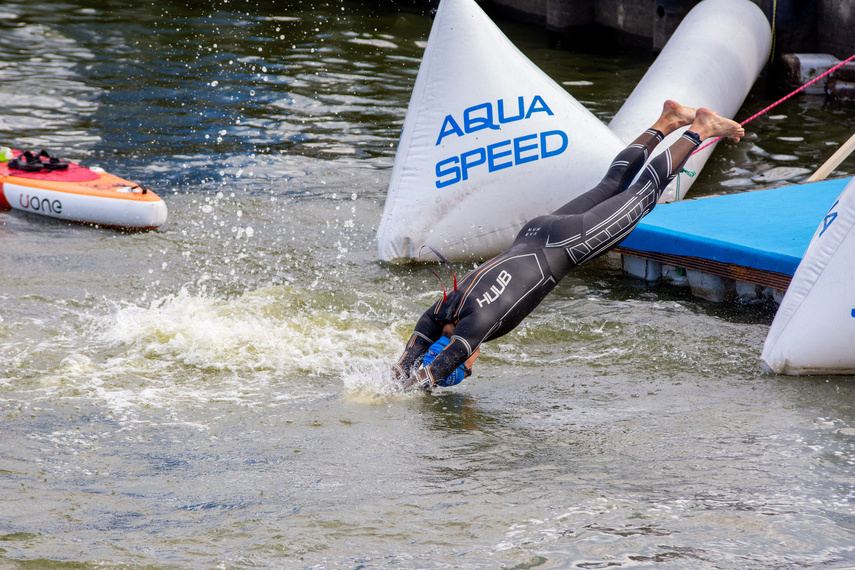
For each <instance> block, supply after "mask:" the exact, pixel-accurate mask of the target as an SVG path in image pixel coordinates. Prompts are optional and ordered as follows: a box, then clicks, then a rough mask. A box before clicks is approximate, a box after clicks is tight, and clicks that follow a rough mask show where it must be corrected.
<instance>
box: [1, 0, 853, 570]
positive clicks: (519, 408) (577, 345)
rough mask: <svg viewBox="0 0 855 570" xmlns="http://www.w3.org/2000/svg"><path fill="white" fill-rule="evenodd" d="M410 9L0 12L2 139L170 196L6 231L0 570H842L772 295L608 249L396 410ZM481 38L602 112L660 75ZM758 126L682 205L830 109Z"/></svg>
mask: <svg viewBox="0 0 855 570" xmlns="http://www.w3.org/2000/svg"><path fill="white" fill-rule="evenodd" d="M375 6H377V5H375ZM421 12H422V10H421V8H419V6H418V5H417V4H397V5H396V4H393V3H391V2H390V3H385V4H380V5H379V7H377V8H376V9H368V8H366V7H365V5H364V4H361V3H355V2H339V1H329V2H311V1H308V0H304V2H302V3H299V2H292V3H287V4H275V3H272V2H269V3H246V2H237V1H235V0H230V1H229V2H225V0H222V1H221V2H218V3H214V4H213V6H211V5H203V4H202V3H194V4H193V5H192V6H187V5H182V4H178V3H175V4H169V3H166V4H164V3H158V4H149V3H146V4H141V5H136V6H134V5H132V4H131V3H121V2H108V3H103V2H92V1H71V2H61V3H52V4H45V5H33V4H32V3H24V2H5V3H3V4H2V5H0V55H2V57H0V98H2V101H3V102H4V108H5V110H6V112H5V113H4V114H2V115H0V144H8V145H10V146H13V147H17V148H41V147H45V148H48V149H50V150H53V151H56V152H58V153H59V154H61V155H62V156H67V157H68V158H72V159H75V160H77V161H80V162H82V163H84V164H87V165H94V164H99V165H101V166H103V167H104V168H106V169H107V170H109V171H111V172H113V173H115V174H117V175H119V176H122V177H124V178H128V179H130V180H134V181H138V182H140V183H142V184H144V185H146V186H149V187H151V188H153V189H154V190H155V191H157V192H158V193H159V194H160V195H162V196H163V197H164V198H165V200H166V201H167V203H168V206H169V209H170V218H169V222H168V223H167V224H166V225H165V226H164V227H162V228H161V229H159V230H157V231H153V232H148V233H136V234H126V233H119V232H113V231H105V230H103V229H101V230H99V229H94V228H88V227H81V226H71V225H66V224H64V223H57V222H53V221H50V220H46V219H39V218H36V217H32V216H27V215H22V214H20V213H15V212H11V213H0V414H1V415H0V567H9V568H18V567H20V568H66V567H84V568H89V567H92V568H96V567H153V568H161V567H163V568H188V567H189V568H195V567H199V568H242V567H273V568H312V569H316V568H317V569H320V568H354V569H355V568H519V569H521V568H607V567H620V568H710V569H712V568H740V569H742V568H847V567H852V566H853V565H855V547H853V544H855V488H853V481H855V476H853V475H855V473H853V471H855V408H853V406H855V384H853V379H852V378H848V377H840V378H834V377H816V378H787V377H776V376H769V375H763V374H761V373H760V370H759V364H758V357H759V353H760V349H761V347H762V343H763V340H764V338H765V335H766V331H767V329H768V325H769V323H770V322H771V319H772V316H773V309H772V308H770V307H762V306H761V307H752V306H734V305H728V306H715V305H711V304H708V303H705V302H703V301H699V300H697V299H694V298H692V297H691V296H690V295H689V294H688V293H687V292H686V291H684V290H682V289H678V288H673V287H669V286H664V285H663V286H654V287H651V286H647V285H644V284H642V283H640V282H637V281H633V280H631V279H628V278H626V277H624V276H622V275H621V274H620V271H619V270H617V269H616V268H615V265H614V263H613V260H609V259H605V260H601V261H599V262H596V263H595V264H593V265H591V266H589V267H586V268H583V269H582V270H580V271H579V272H577V273H576V274H574V275H571V276H570V277H568V278H567V279H566V280H565V281H563V282H562V283H561V285H560V286H559V287H558V288H557V290H556V291H555V293H554V294H553V295H552V296H551V297H550V298H548V299H547V301H546V302H544V304H543V305H542V306H541V307H540V308H539V309H538V311H536V312H535V313H534V314H533V315H532V316H531V317H530V318H529V319H528V320H527V321H526V322H525V323H524V325H523V326H522V327H520V328H519V329H518V330H517V331H515V332H514V333H513V334H511V335H509V336H507V337H505V338H503V339H500V340H499V341H498V342H496V343H492V345H488V346H486V347H485V348H484V351H483V352H484V356H483V357H482V358H481V359H480V360H479V365H478V367H477V368H476V373H475V375H474V376H473V377H472V378H470V379H468V380H467V381H466V382H464V383H463V384H461V385H460V386H458V387H456V388H454V389H450V390H445V391H442V392H438V393H436V394H434V395H432V396H408V397H403V396H400V395H396V394H395V393H393V391H391V389H390V388H389V386H388V384H387V383H386V379H385V376H384V373H385V371H386V369H387V365H388V363H389V361H391V360H393V359H394V358H396V357H397V356H398V354H399V352H400V350H401V348H402V345H403V342H404V341H405V340H406V338H407V336H408V334H409V332H410V330H411V327H412V324H413V323H414V321H415V319H416V318H417V317H418V315H419V314H420V312H421V311H422V310H424V308H425V307H426V306H427V305H428V304H429V303H431V302H432V300H433V299H434V298H435V296H436V295H437V293H438V289H437V284H436V282H435V280H434V278H433V277H432V276H431V275H430V274H429V273H428V272H426V271H424V269H422V268H421V267H415V266H388V265H384V264H381V263H379V262H377V260H376V246H375V243H374V233H375V231H376V225H377V223H378V221H379V219H380V214H381V212H382V208H383V200H384V197H385V190H386V186H387V184H388V180H389V175H390V171H391V166H392V162H393V160H394V155H395V147H396V144H397V137H398V134H399V132H400V128H401V124H402V122H403V118H404V114H405V112H406V106H407V103H408V100H409V94H410V90H411V88H412V84H413V82H414V80H415V76H416V73H417V70H418V63H419V58H420V56H421V52H422V49H423V47H424V42H425V41H426V39H427V35H428V32H429V27H430V20H429V18H427V17H426V16H425V15H424V14H422V13H421ZM503 27H504V28H505V29H506V31H507V33H508V34H509V35H510V36H511V38H512V39H513V40H514V41H515V42H516V43H517V44H518V45H520V47H521V48H522V49H523V50H524V51H525V52H526V53H527V54H528V55H529V57H531V58H532V59H533V60H534V61H535V62H536V63H537V64H538V65H539V66H541V67H542V68H543V69H544V70H545V71H546V72H547V73H548V74H550V75H551V76H552V77H553V78H555V79H556V80H557V81H559V82H560V83H563V82H569V84H568V85H567V88H568V90H569V91H570V92H571V93H572V94H573V95H574V96H576V97H577V98H578V99H579V100H580V101H582V102H583V103H584V104H585V105H586V106H588V107H589V108H590V109H592V110H593V111H594V112H595V113H596V114H597V115H598V116H599V117H601V118H603V119H604V120H608V119H609V118H610V117H611V116H612V115H613V114H614V113H615V112H616V111H617V109H618V108H619V107H620V105H621V102H622V101H623V99H625V98H626V96H627V95H628V94H629V92H630V91H631V90H632V88H633V86H634V85H635V83H636V82H637V81H638V79H640V77H641V76H642V75H643V73H644V71H645V69H646V68H647V66H649V64H650V63H651V61H652V57H653V56H652V55H646V54H609V55H603V54H591V53H573V52H567V51H550V50H548V49H546V48H545V47H543V43H542V42H543V40H542V37H541V36H540V35H539V34H538V32H537V30H533V29H530V28H526V27H522V26H517V25H511V24H503ZM769 102H771V99H770V98H769V97H767V96H766V95H765V93H764V90H763V88H762V85H760V86H758V88H757V89H756V90H755V92H754V93H752V94H751V95H750V96H749V98H748V100H747V101H746V104H745V107H744V108H743V110H742V111H741V114H742V116H741V117H738V118H740V119H741V118H745V117H747V116H749V115H751V114H753V113H754V112H755V111H756V110H758V109H760V108H762V107H764V106H765V105H766V104H768V103H769ZM749 130H750V131H751V134H750V136H749V138H748V140H747V141H746V142H745V143H743V144H740V145H738V146H733V145H728V146H725V145H720V149H719V151H718V153H717V155H716V156H714V157H713V159H711V161H710V163H709V164H708V166H707V167H706V168H705V170H704V172H703V174H702V175H701V178H700V179H699V180H698V182H697V183H696V184H695V186H694V187H693V189H692V192H693V193H694V194H695V195H708V194H714V193H721V192H733V191H742V190H745V189H752V188H757V187H760V186H763V185H764V184H762V183H760V182H755V181H752V178H753V177H754V176H756V175H758V174H761V173H762V172H764V171H765V170H768V169H769V168H772V167H775V166H802V167H805V168H809V169H815V168H816V167H817V166H818V165H819V164H821V163H822V162H823V161H824V160H825V158H827V157H828V156H829V155H830V154H831V153H832V152H833V150H834V149H835V148H836V145H839V144H840V143H841V142H842V141H845V140H846V139H847V138H848V137H849V136H850V134H851V132H852V131H853V130H855V109H853V108H851V107H846V106H843V105H838V104H834V103H830V102H827V101H826V100H825V99H823V98H805V97H800V98H794V99H792V100H790V101H788V102H786V103H785V104H782V105H781V106H779V107H778V108H776V110H775V111H773V112H772V113H770V114H768V115H765V116H763V117H761V118H760V119H757V120H756V121H755V122H754V123H752V124H751V126H750V128H749ZM851 168H852V166H851V163H844V165H843V166H842V167H841V170H840V172H838V174H841V175H842V174H845V173H847V172H848V173H851V172H852V171H851ZM458 270H459V271H462V270H463V269H462V268H458Z"/></svg>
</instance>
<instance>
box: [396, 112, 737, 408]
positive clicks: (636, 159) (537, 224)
mask: <svg viewBox="0 0 855 570" xmlns="http://www.w3.org/2000/svg"><path fill="white" fill-rule="evenodd" d="M686 125H690V126H689V129H688V130H687V131H686V132H685V133H684V134H683V135H682V136H681V137H680V138H679V139H678V140H677V141H675V142H674V143H673V144H672V145H671V146H670V147H669V148H668V149H666V150H665V152H663V153H662V154H660V155H658V156H656V157H655V158H653V159H652V160H651V161H650V163H649V164H648V165H647V167H646V168H645V169H644V172H642V173H641V175H640V176H639V177H638V180H636V181H635V183H634V184H632V185H630V183H632V180H633V179H634V178H635V176H636V174H638V172H639V170H641V168H642V167H643V166H644V164H645V163H646V162H647V159H648V157H649V155H650V152H651V151H652V150H653V149H654V148H655V147H656V145H657V144H659V142H661V141H662V139H664V138H665V137H666V136H668V135H669V134H671V133H672V132H674V131H675V130H677V129H679V128H680V127H684V126H686ZM744 135H745V131H744V130H743V129H742V127H741V126H740V125H739V124H738V123H736V122H734V121H731V120H730V119H726V118H724V117H720V116H718V115H717V114H716V113H714V112H713V111H710V110H708V109H703V108H701V109H697V110H695V109H692V108H690V107H684V106H682V105H680V104H679V103H676V102H675V101H670V100H669V101H666V102H665V104H664V106H663V109H662V114H661V115H660V117H659V119H658V120H657V121H656V122H655V123H654V124H653V126H651V127H650V128H649V129H648V130H646V131H645V132H644V133H642V134H641V135H640V136H639V137H638V138H637V139H635V140H634V141H633V142H632V143H631V144H630V145H629V146H628V147H627V148H625V149H624V150H622V151H621V152H620V153H619V154H618V155H617V156H616V157H615V159H614V161H613V162H612V164H611V166H610V167H609V169H608V171H607V172H606V176H605V177H604V178H603V180H602V181H601V182H600V183H599V184H598V185H597V186H595V187H594V188H593V189H591V190H589V191H588V192H586V193H584V194H582V195H580V196H578V197H576V198H574V199H573V200H571V201H570V202H567V203H566V204H564V205H563V206H561V207H560V208H558V209H557V210H555V211H554V212H552V213H551V214H547V215H545V216H539V217H537V218H534V219H533V220H531V221H529V222H528V223H527V224H525V225H524V226H523V228H522V229H521V230H520V232H519V234H517V237H516V239H515V240H514V242H513V244H512V245H511V247H509V248H508V249H507V250H505V251H504V252H502V253H500V254H499V255H497V256H496V257H494V258H492V259H490V260H489V261H487V262H485V263H483V264H482V265H480V266H479V267H477V268H476V269H474V270H473V271H471V272H470V273H469V274H467V275H466V277H464V278H463V280H462V281H461V282H460V284H459V286H457V287H456V288H455V290H454V292H452V293H450V294H448V295H447V297H446V296H445V295H443V298H441V299H439V300H438V301H437V302H436V303H435V304H434V305H433V306H432V307H431V308H430V309H428V310H427V311H425V313H424V314H423V315H422V316H421V318H420V319H419V321H418V323H417V324H416V326H415V330H414V331H413V334H412V336H411V337H410V340H409V341H408V342H407V346H406V348H405V349H404V353H403V355H401V358H400V359H399V360H398V362H397V364H395V366H394V367H393V370H394V372H395V376H396V377H397V378H398V380H399V381H400V382H401V383H402V385H403V386H404V388H405V389H409V388H413V387H418V388H421V389H424V390H427V391H430V390H432V389H434V388H436V387H437V386H453V385H455V384H457V383H459V382H460V381H462V380H463V379H464V378H466V377H468V376H469V375H470V374H471V373H472V364H473V362H475V359H476V358H478V355H479V354H480V351H481V349H480V346H481V343H482V342H486V341H489V340H493V339H495V338H499V337H500V336H502V335H505V334H507V333H509V332H510V331H512V330H513V329H514V328H516V326H517V325H519V324H520V322H522V320H523V319H524V318H525V317H526V316H527V315H528V314H529V313H531V312H532V311H533V310H534V308H535V307H537V306H538V305H539V304H540V302H541V301H542V300H543V299H544V298H545V297H546V295H547V294H548V293H549V292H550V291H551V290H552V289H553V288H554V287H555V286H556V285H557V284H558V282H559V281H560V280H561V279H562V278H563V277H564V276H565V275H567V273H569V272H570V270H571V269H573V268H574V267H576V266H578V265H581V264H582V263H585V262H586V261H590V260H591V259H594V258H595V257H598V256H600V255H602V254H603V253H606V252H607V251H609V250H610V249H612V248H613V247H615V246H616V245H618V244H619V243H620V242H621V240H623V239H624V238H625V237H626V236H627V235H628V234H629V233H630V232H631V231H632V229H633V228H635V226H636V225H637V224H638V222H639V221H640V220H641V218H643V217H644V216H645V215H647V214H648V213H649V212H650V211H651V210H653V208H654V206H655V205H656V202H657V200H658V199H659V196H660V195H661V193H662V191H663V190H664V189H665V187H666V186H668V183H669V182H671V180H673V178H674V176H676V175H677V174H678V173H679V172H680V170H681V169H682V168H683V165H684V164H685V163H686V160H688V158H689V157H690V156H691V155H692V152H694V150H695V149H696V148H698V146H699V145H700V144H701V142H702V141H704V140H706V139H708V138H710V137H727V138H729V139H731V140H733V141H734V142H739V139H740V138H741V137H743V136H744Z"/></svg>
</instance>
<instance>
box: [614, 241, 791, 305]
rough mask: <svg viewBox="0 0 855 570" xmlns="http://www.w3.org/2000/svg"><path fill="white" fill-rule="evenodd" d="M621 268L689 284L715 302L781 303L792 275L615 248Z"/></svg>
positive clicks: (646, 277) (645, 276) (644, 276)
mask: <svg viewBox="0 0 855 570" xmlns="http://www.w3.org/2000/svg"><path fill="white" fill-rule="evenodd" d="M613 252H614V253H618V254H620V255H621V260H622V266H623V271H624V272H625V273H627V274H629V275H632V276H633V277H637V278H640V279H644V280H646V281H651V282H652V281H658V280H660V279H664V280H667V281H669V282H670V283H673V284H676V285H687V286H689V287H691V289H692V294H693V295H695V296H696V297H700V298H702V299H706V300H708V301H713V302H716V303H721V302H726V301H733V300H736V299H740V300H743V301H748V302H751V301H761V300H764V299H773V300H774V301H775V302H776V303H777V304H779V305H780V303H781V300H782V299H783V298H784V293H785V292H786V290H787V287H789V285H790V281H791V280H792V276H791V275H786V274H784V273H777V272H774V271H766V270H763V269H755V268H753V267H745V266H743V265H735V264H732V263H722V262H720V261H714V260H712V259H703V258H700V257H689V256H683V255H673V254H668V253H659V252H655V251H639V250H635V249H628V248H625V247H616V248H615V249H614V250H613Z"/></svg>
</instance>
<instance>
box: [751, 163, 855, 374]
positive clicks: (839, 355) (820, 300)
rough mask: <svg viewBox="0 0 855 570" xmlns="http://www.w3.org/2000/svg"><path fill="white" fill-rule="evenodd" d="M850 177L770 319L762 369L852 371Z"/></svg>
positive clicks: (854, 247) (854, 209)
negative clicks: (775, 312)
mask: <svg viewBox="0 0 855 570" xmlns="http://www.w3.org/2000/svg"><path fill="white" fill-rule="evenodd" d="M853 257H855V180H853V181H851V182H849V184H848V185H847V186H846V188H844V190H843V192H841V194H840V197H839V198H838V199H837V201H836V202H835V203H834V205H833V206H832V207H831V209H830V210H829V212H828V213H827V214H826V215H825V217H824V218H823V219H822V221H821V222H820V224H819V227H818V228H817V230H816V232H815V233H814V235H813V238H812V239H811V242H810V245H808V248H807V251H806V252H805V255H804V257H803V258H802V261H801V263H800V264H799V267H798V269H796V273H795V275H794V276H793V280H792V281H791V282H790V286H789V288H788V289H787V293H786V294H785V295H784V299H783V301H782V302H781V306H780V307H779V308H778V312H777V314H776V315H775V319H774V320H773V321H772V326H771V327H770V328H769V333H768V335H767V336H766V342H765V343H764V345H763V353H762V354H761V356H760V359H761V361H762V362H761V365H762V367H763V369H764V370H766V371H772V372H775V373H778V374H829V373H834V374H855V266H853V263H852V259H853Z"/></svg>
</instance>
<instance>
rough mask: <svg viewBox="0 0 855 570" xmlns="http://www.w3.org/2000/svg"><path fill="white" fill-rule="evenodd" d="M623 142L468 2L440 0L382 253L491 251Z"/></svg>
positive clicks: (586, 178) (382, 230)
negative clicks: (431, 249) (432, 250)
mask: <svg viewBox="0 0 855 570" xmlns="http://www.w3.org/2000/svg"><path fill="white" fill-rule="evenodd" d="M654 118H655V117H654ZM642 130H643V129H642ZM639 132H641V131H639ZM624 146H625V145H624V143H623V142H622V141H621V140H620V139H619V138H618V137H617V136H616V135H615V134H614V133H612V132H611V131H610V130H609V129H608V127H606V126H605V125H604V124H603V123H602V122H601V121H600V120H599V119H597V118H596V117H595V116H594V115H593V114H592V113H591V112H590V111H588V110H587V109H585V107H583V106H582V105H581V104H580V103H578V102H577V101H576V100H575V99H574V98H573V97H571V96H570V94H568V93H567V92H566V91H565V90H564V89H563V88H562V87H561V86H560V85H558V84H556V83H555V82H554V81H553V80H552V79H550V78H549V77H548V76H546V75H545V74H544V73H543V72H542V71H541V70H540V69H538V68H537V66H535V65H534V64H533V63H532V62H531V61H530V60H529V59H528V58H526V57H525V56H524V55H523V54H522V53H521V52H520V51H519V50H518V49H517V48H516V47H515V46H514V45H513V44H512V43H511V42H510V40H508V38H507V37H506V36H505V35H504V34H503V33H502V32H501V30H499V28H498V27H496V25H495V24H494V23H493V22H492V21H491V20H490V18H489V17H487V15H486V14H485V13H484V12H483V11H482V10H481V8H479V7H478V5H477V4H476V3H475V1H474V0H442V2H441V3H440V6H439V10H438V11H437V14H436V18H435V19H434V22H433V27H432V29H431V33H430V37H429V39H428V44H427V47H426V49H425V53H424V56H423V58H422V62H421V66H420V67H419V73H418V76H417V78H416V84H415V87H414V88H413V94H412V98H411V99H410V106H409V108H408V109H407V116H406V118H405V120H404V130H403V133H402V135H401V140H400V143H399V144H398V154H397V156H396V157H395V164H394V167H393V169H392V179H391V181H390V183H389V190H388V193H387V196H386V205H385V209H384V211H383V217H382V219H381V221H380V226H379V230H378V232H377V242H378V250H379V255H380V259H383V260H386V261H394V260H408V259H412V258H414V257H416V256H418V253H419V249H420V248H421V247H422V246H423V245H425V244H429V245H431V246H433V247H435V248H436V249H438V250H440V251H441V252H442V254H443V255H444V256H445V257H447V258H448V259H451V260H455V259H456V260H460V259H473V258H479V257H482V258H485V257H489V256H491V255H494V254H496V253H498V252H500V251H502V250H503V249H504V248H506V247H507V246H508V245H510V243H511V241H512V240H513V238H514V237H515V236H516V233H517V232H518V231H519V229H520V227H521V226H522V224H523V223H524V222H526V221H528V220H529V219H531V218H533V217H535V216H538V215H540V214H543V213H545V212H548V211H550V210H553V209H556V208H558V207H559V206H561V205H562V204H564V203H565V202H567V201H568V200H570V199H572V198H574V197H575V196H578V195H579V194H581V193H582V192H584V191H586V190H588V189H589V188H590V187H592V186H593V185H595V184H596V183H597V182H599V180H600V179H601V178H602V176H603V174H605V172H606V169H607V168H608V166H609V164H610V162H611V160H612V159H613V158H614V156H615V155H616V154H617V153H618V152H620V150H621V149H622V148H623V147H624ZM426 251H427V250H426Z"/></svg>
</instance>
